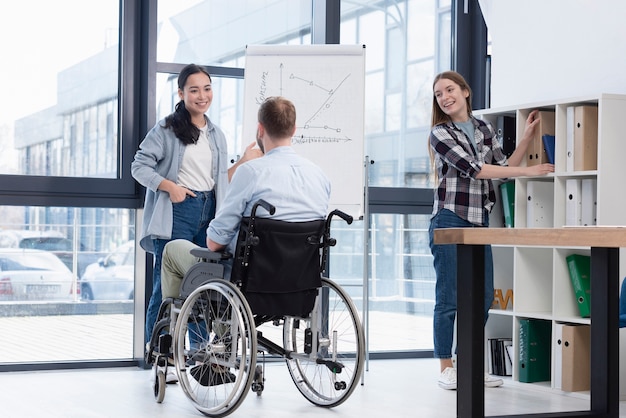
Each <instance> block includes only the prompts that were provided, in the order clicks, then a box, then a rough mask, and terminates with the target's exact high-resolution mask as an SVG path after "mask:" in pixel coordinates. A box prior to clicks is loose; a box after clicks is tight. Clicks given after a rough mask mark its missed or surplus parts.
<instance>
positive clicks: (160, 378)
mask: <svg viewBox="0 0 626 418" xmlns="http://www.w3.org/2000/svg"><path fill="white" fill-rule="evenodd" d="M165 385H166V382H165V373H164V372H163V371H162V370H157V371H155V376H154V385H153V387H152V389H153V390H154V399H155V400H156V401H157V403H161V402H163V399H165Z"/></svg>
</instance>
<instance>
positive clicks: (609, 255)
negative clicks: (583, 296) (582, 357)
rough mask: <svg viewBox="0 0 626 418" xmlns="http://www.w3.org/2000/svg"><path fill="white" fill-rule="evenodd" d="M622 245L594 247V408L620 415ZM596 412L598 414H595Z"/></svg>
mask: <svg viewBox="0 0 626 418" xmlns="http://www.w3.org/2000/svg"><path fill="white" fill-rule="evenodd" d="M618 319H619V249H618V248H592V249H591V411H592V413H593V414H594V416H606V417H610V418H617V417H618V416H619V321H618ZM596 414H597V415H596Z"/></svg>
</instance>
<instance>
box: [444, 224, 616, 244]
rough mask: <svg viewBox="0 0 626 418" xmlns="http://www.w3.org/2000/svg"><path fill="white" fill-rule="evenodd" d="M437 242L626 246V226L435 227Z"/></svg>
mask: <svg viewBox="0 0 626 418" xmlns="http://www.w3.org/2000/svg"><path fill="white" fill-rule="evenodd" d="M434 238H435V244H478V245H482V244H494V245H531V246H550V247H558V246H573V247H579V246H580V247H605V248H622V247H626V226H584V227H582V226H581V227H563V228H444V229H435V237H434Z"/></svg>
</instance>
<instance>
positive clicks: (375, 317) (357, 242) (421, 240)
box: [329, 214, 435, 352]
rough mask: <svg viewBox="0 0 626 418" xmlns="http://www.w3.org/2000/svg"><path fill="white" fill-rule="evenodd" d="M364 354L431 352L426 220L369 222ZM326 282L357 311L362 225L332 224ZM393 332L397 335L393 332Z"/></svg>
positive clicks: (381, 217)
mask: <svg viewBox="0 0 626 418" xmlns="http://www.w3.org/2000/svg"><path fill="white" fill-rule="evenodd" d="M370 219H371V225H370V231H369V233H370V260H371V264H370V266H369V270H370V271H369V280H368V283H369V288H368V296H369V298H368V305H369V306H368V308H369V327H368V333H369V340H368V344H369V349H370V350H371V351H374V352H381V351H407V350H432V348H433V341H432V340H433V339H432V335H433V331H432V313H433V308H434V302H435V272H434V269H433V261H432V255H431V253H430V248H429V246H428V226H429V220H430V215H393V214H377V215H372V216H371V217H370ZM332 236H333V237H334V238H336V239H337V245H336V246H335V247H333V248H332V249H331V252H330V261H329V266H330V277H331V278H332V279H333V280H335V281H337V282H338V283H339V284H341V286H342V287H344V288H346V289H347V290H348V293H349V294H350V296H351V297H352V299H353V300H354V302H355V303H356V305H357V307H358V309H359V310H360V311H362V309H363V296H364V295H363V248H364V242H363V223H362V222H354V223H353V224H352V225H350V226H347V225H345V224H343V223H341V222H337V223H336V224H333V228H332ZM398 330H403V331H402V332H399V331H398Z"/></svg>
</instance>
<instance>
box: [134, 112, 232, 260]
mask: <svg viewBox="0 0 626 418" xmlns="http://www.w3.org/2000/svg"><path fill="white" fill-rule="evenodd" d="M205 120H206V122H207V135H208V137H209V145H210V147H211V155H210V156H207V158H210V159H211V167H212V173H211V174H212V176H213V179H214V180H215V187H214V189H213V190H214V192H215V200H216V205H217V207H218V208H219V207H220V204H221V202H222V199H223V197H224V195H225V194H226V189H227V188H228V150H227V146H226V137H225V136H224V133H223V132H222V131H221V129H220V128H218V127H217V126H216V125H213V123H211V121H210V120H209V118H208V117H206V116H205ZM164 125H165V120H160V121H159V122H158V123H157V124H156V125H155V126H154V127H153V128H152V129H151V130H150V132H148V134H147V135H146V137H145V138H144V139H143V141H141V144H140V145H139V150H138V151H137V152H136V154H135V159H134V160H133V162H132V164H131V173H132V176H133V177H134V178H135V180H137V182H138V183H139V184H141V185H142V186H144V187H145V188H146V197H145V201H144V214H143V223H142V226H141V235H140V245H141V247H142V248H143V249H144V250H146V251H148V252H151V253H152V252H154V245H153V241H152V240H153V239H155V238H160V239H170V238H171V237H172V225H173V223H174V220H173V219H174V216H173V206H172V201H171V200H170V195H169V193H167V192H165V191H163V190H158V187H159V184H161V182H162V181H163V179H169V180H171V181H173V182H174V183H178V174H179V171H180V166H181V164H182V162H183V156H184V154H185V150H186V149H187V147H186V146H185V145H184V144H183V143H182V142H180V140H179V139H178V138H177V137H176V135H174V131H173V130H172V129H169V128H168V129H165V128H164V127H163V126H164Z"/></svg>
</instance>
